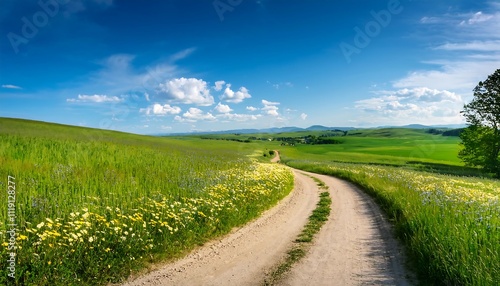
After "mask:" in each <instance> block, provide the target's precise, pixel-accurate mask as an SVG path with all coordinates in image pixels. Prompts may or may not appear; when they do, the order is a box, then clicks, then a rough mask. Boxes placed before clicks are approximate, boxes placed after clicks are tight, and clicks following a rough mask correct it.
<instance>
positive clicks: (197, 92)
mask: <svg viewBox="0 0 500 286" xmlns="http://www.w3.org/2000/svg"><path fill="white" fill-rule="evenodd" d="M159 95H164V96H165V97H166V98H167V99H169V100H171V101H172V102H177V103H183V104H196V105H200V106H209V105H212V104H214V98H213V96H211V95H210V90H209V89H208V87H207V83H206V82H205V81H204V80H201V79H196V78H184V77H182V78H176V79H173V80H169V81H167V82H166V83H163V84H160V85H159Z"/></svg>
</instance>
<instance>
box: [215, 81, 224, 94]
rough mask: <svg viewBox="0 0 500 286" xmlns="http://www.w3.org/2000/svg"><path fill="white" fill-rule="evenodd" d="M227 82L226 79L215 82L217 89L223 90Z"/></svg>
mask: <svg viewBox="0 0 500 286" xmlns="http://www.w3.org/2000/svg"><path fill="white" fill-rule="evenodd" d="M225 84H226V82H225V81H223V80H219V81H216V82H215V86H214V89H215V90H216V91H221V90H222V88H223V87H224V85H225Z"/></svg>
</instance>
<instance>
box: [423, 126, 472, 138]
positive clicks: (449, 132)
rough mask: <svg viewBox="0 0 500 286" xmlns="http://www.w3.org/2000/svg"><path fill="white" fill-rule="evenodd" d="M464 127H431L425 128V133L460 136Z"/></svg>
mask: <svg viewBox="0 0 500 286" xmlns="http://www.w3.org/2000/svg"><path fill="white" fill-rule="evenodd" d="M464 129H465V128H458V129H452V130H443V129H436V128H431V129H429V130H427V133H430V134H435V135H443V136H456V137H458V136H460V133H462V131H464Z"/></svg>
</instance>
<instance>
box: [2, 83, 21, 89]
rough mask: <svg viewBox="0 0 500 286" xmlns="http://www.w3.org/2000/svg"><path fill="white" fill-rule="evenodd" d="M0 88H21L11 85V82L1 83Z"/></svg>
mask: <svg viewBox="0 0 500 286" xmlns="http://www.w3.org/2000/svg"><path fill="white" fill-rule="evenodd" d="M2 88H9V89H22V87H20V86H17V85H13V84H2Z"/></svg>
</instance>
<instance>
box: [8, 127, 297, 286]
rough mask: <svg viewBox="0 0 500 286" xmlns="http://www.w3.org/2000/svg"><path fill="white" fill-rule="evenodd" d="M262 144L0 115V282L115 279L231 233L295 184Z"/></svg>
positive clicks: (60, 282)
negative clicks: (265, 160) (11, 258)
mask: <svg viewBox="0 0 500 286" xmlns="http://www.w3.org/2000/svg"><path fill="white" fill-rule="evenodd" d="M240 146H241V147H242V148H240ZM254 148H257V149H254ZM264 151H265V150H260V149H258V146H257V145H255V144H254V145H242V144H236V143H235V142H231V141H211V142H207V141H201V139H194V138H160V137H152V136H140V135H133V134H127V133H122V132H114V131H105V130H96V129H90V128H82V127H75V126H65V125H59V124H51V123H43V122H36V121H29V120H18V119H6V118H0V186H2V188H4V189H8V190H9V192H10V193H8V192H6V191H4V192H0V201H3V202H6V203H5V207H3V208H0V240H2V241H3V242H4V243H3V244H2V246H1V247H0V255H1V256H2V257H8V256H9V255H10V253H15V254H16V256H15V259H14V260H15V261H14V262H12V263H14V265H15V269H14V270H15V271H11V270H9V268H8V267H9V265H10V263H11V262H7V259H2V260H1V261H0V285H7V284H8V283H9V282H13V281H14V280H9V279H11V278H9V274H11V273H14V274H15V275H14V274H13V275H14V276H15V278H14V279H15V282H16V283H15V284H17V285H68V284H69V285H89V284H92V285H96V284H107V283H109V282H119V281H121V280H122V279H124V278H125V277H127V275H129V274H130V271H134V270H138V269H141V268H142V267H144V266H145V265H147V264H148V263H151V262H156V261H160V260H164V259H172V258H174V257H177V256H179V255H182V254H183V253H185V252H186V251H188V250H190V249H192V248H193V247H195V246H196V245H198V244H201V243H203V242H205V241H207V240H209V239H211V238H213V237H216V236H219V235H221V234H224V233H227V232H228V231H230V230H231V229H232V228H233V227H234V226H238V225H241V224H244V223H245V222H247V221H248V220H250V219H253V218H255V217H256V216H258V215H259V214H260V213H261V212H262V211H263V210H265V209H267V208H269V207H271V206H272V205H274V204H275V203H277V202H278V201H279V200H280V199H281V198H283V197H284V196H286V194H287V193H288V192H289V191H290V190H291V189H292V186H293V177H292V174H291V172H290V171H289V170H288V169H286V168H284V167H282V166H278V165H272V164H264V163H260V162H259V161H258V160H257V158H262V156H261V155H262V153H263V152H264ZM257 154H258V156H257ZM262 160H263V159H262ZM7 202H9V208H7ZM12 223H15V224H17V227H16V229H15V232H12V231H11V227H10V224H12ZM11 236H12V237H14V240H12V241H11V240H10V237H11Z"/></svg>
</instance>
